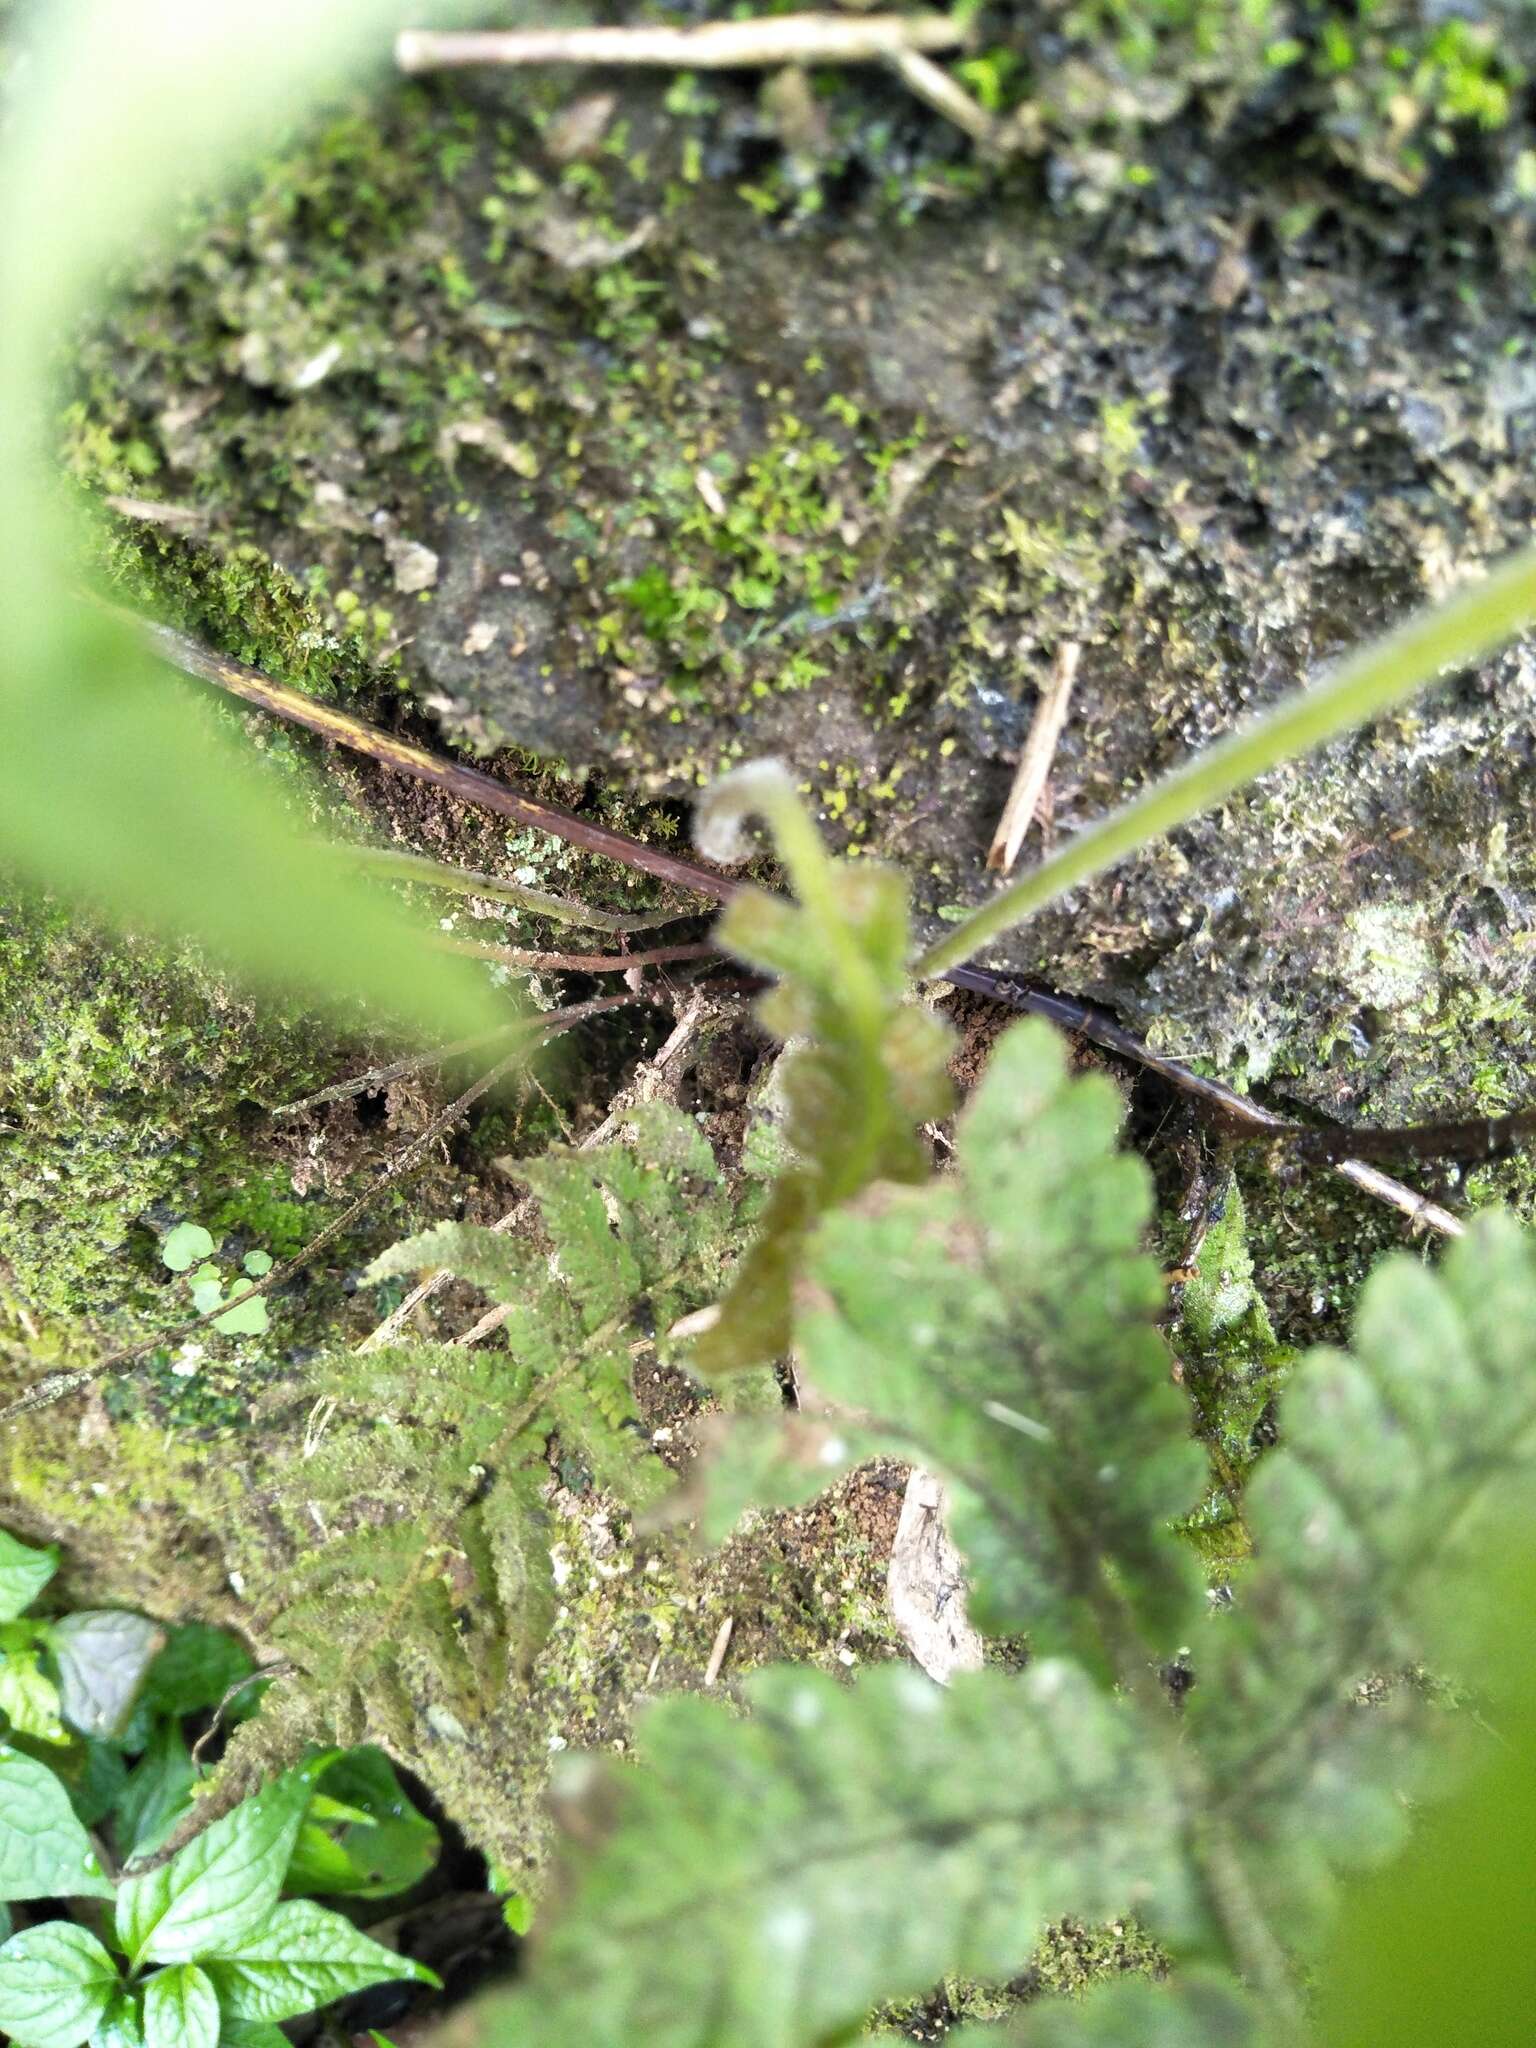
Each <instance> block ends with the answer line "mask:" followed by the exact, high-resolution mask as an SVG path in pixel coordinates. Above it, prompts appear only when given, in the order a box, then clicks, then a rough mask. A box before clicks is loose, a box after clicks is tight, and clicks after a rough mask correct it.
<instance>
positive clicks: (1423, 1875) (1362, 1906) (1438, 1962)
mask: <svg viewBox="0 0 1536 2048" xmlns="http://www.w3.org/2000/svg"><path fill="white" fill-rule="evenodd" d="M1530 1535H1531V1532H1530V1529H1529V1526H1528V1525H1527V1524H1523V1523H1516V1524H1513V1525H1509V1526H1506V1527H1503V1528H1501V1529H1500V1530H1499V1539H1500V1540H1499V1550H1498V1552H1496V1553H1493V1554H1491V1557H1490V1563H1491V1566H1492V1574H1491V1575H1492V1579H1493V1582H1494V1588H1495V1590H1494V1593H1493V1603H1494V1605H1495V1606H1496V1608H1497V1611H1498V1612H1499V1613H1500V1614H1501V1615H1505V1616H1508V1617H1510V1618H1511V1619H1512V1620H1513V1621H1514V1623H1515V1625H1514V1626H1512V1627H1506V1628H1504V1629H1503V1630H1501V1631H1500V1633H1499V1635H1498V1637H1497V1639H1496V1640H1495V1641H1494V1642H1493V1643H1492V1644H1491V1645H1490V1649H1491V1654H1490V1655H1489V1656H1488V1658H1487V1659H1486V1661H1485V1663H1484V1664H1483V1666H1482V1668H1481V1669H1480V1671H1479V1674H1478V1676H1479V1681H1480V1682H1479V1688H1478V1706H1479V1710H1480V1711H1481V1712H1482V1714H1483V1715H1484V1716H1485V1717H1487V1718H1488V1719H1489V1720H1490V1721H1491V1722H1492V1724H1493V1726H1494V1727H1495V1729H1496V1731H1497V1734H1498V1738H1499V1739H1498V1741H1497V1743H1496V1744H1493V1745H1490V1748H1489V1751H1488V1753H1486V1754H1485V1755H1484V1756H1482V1757H1481V1758H1480V1759H1479V1762H1478V1767H1477V1769H1476V1770H1475V1772H1473V1773H1472V1775H1471V1777H1470V1779H1469V1782H1468V1783H1467V1784H1466V1785H1464V1786H1463V1787H1462V1788H1461V1789H1460V1790H1459V1791H1458V1793H1457V1795H1456V1796H1455V1798H1454V1799H1452V1800H1449V1801H1447V1802H1446V1804H1445V1805H1444V1806H1443V1807H1442V1808H1440V1809H1439V1810H1438V1811H1435V1812H1431V1813H1430V1814H1429V1815H1427V1816H1426V1817H1425V1820H1424V1824H1423V1826H1422V1827H1421V1828H1420V1830H1419V1831H1418V1832H1417V1834H1416V1836H1415V1839H1414V1841H1413V1843H1412V1845H1411V1847H1410V1849H1409V1851H1408V1853H1407V1855H1406V1856H1404V1857H1403V1858H1402V1859H1401V1860H1400V1861H1399V1862H1398V1863H1397V1864H1396V1865H1394V1866H1392V1867H1391V1868H1389V1869H1387V1870H1385V1871H1379V1872H1377V1873H1375V1874H1373V1875H1372V1876H1371V1877H1369V1878H1368V1879H1366V1880H1365V1881H1364V1882H1362V1883H1359V1884H1357V1885H1355V1886H1354V1887H1352V1889H1351V1891H1350V1893H1348V1894H1347V1895H1346V1897H1345V1899H1344V1902H1343V1911H1342V1913H1341V1914H1340V1916H1339V1921H1338V1925H1337V1927H1336V1928H1335V1931H1334V1938H1333V1941H1332V1944H1331V1952H1330V1954H1329V1955H1328V1957H1327V1958H1326V1960H1325V1962H1324V1964H1323V1966H1322V1968H1321V1969H1320V1970H1319V1972H1318V1980H1317V1996H1316V2007H1315V2022H1314V2031H1315V2037H1316V2041H1317V2043H1318V2048H1375V2044H1376V2043H1377V2042H1379V2041H1388V2040H1391V2041H1478V2042H1488V2043H1495V2042H1506V2041H1507V2042H1516V2041H1519V2040H1521V2039H1523V2038H1524V2036H1525V2034H1526V2033H1527V2031H1528V2030H1529V2021H1530V2013H1531V2002H1532V1995H1533V1991H1536V1983H1533V1970H1536V1958H1533V1955H1532V1951H1531V1943H1530V1939H1529V1926H1530V1888H1531V1843H1532V1841H1533V1840H1536V1707H1533V1702H1536V1654H1533V1649H1536V1645H1533V1638H1532V1634H1531V1631H1530V1629H1529V1628H1528V1627H1526V1626H1523V1625H1522V1624H1523V1623H1524V1621H1525V1618H1526V1617H1527V1616H1528V1615H1529V1614H1530V1612H1531V1603H1532V1600H1533V1598H1536V1570H1533V1567H1532V1549H1531V1542H1530Z"/></svg>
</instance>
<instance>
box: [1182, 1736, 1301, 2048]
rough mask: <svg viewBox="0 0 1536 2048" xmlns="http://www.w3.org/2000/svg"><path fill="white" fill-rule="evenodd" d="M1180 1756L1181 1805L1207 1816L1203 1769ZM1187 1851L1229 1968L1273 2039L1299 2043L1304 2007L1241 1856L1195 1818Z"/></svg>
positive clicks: (1214, 1824)
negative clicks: (1262, 2011)
mask: <svg viewBox="0 0 1536 2048" xmlns="http://www.w3.org/2000/svg"><path fill="white" fill-rule="evenodd" d="M1180 1761H1181V1764H1182V1769H1181V1771H1180V1777H1181V1779H1182V1781H1183V1784H1184V1790H1185V1801H1186V1805H1187V1806H1188V1808H1189V1810H1190V1811H1191V1812H1193V1813H1195V1814H1196V1815H1206V1816H1208V1815H1209V1814H1210V1811H1211V1807H1212V1803H1213V1801H1212V1794H1211V1790H1210V1787H1209V1786H1208V1785H1207V1784H1206V1783H1205V1779H1204V1774H1203V1773H1202V1772H1200V1771H1198V1770H1195V1769H1194V1768H1192V1766H1191V1761H1190V1759H1189V1758H1188V1756H1187V1755H1183V1756H1181V1759H1180ZM1189 1852H1190V1860H1191V1862H1192V1863H1193V1864H1194V1867H1195V1868H1196V1870H1198V1872H1199V1873H1200V1878H1201V1881H1202V1883H1203V1885H1204V1888H1205V1894H1206V1899H1207V1902H1208V1904H1209V1906H1210V1909H1211V1913H1212V1916H1213V1917H1214V1919H1215V1921H1216V1924H1217V1926H1218V1927H1219V1928H1220V1930H1221V1934H1222V1937H1223V1939H1224V1941H1225V1943H1226V1946H1227V1949H1228V1953H1229V1958H1230V1961H1231V1963H1232V1965H1233V1967H1234V1969H1235V1970H1236V1972H1237V1974H1238V1975H1239V1976H1240V1977H1241V1978H1242V1979H1243V1981H1244V1982H1245V1983H1246V1984H1247V1985H1248V1986H1249V1988H1250V1989H1251V1990H1253V1991H1255V1992H1257V1993H1258V1995H1259V1997H1260V1998H1261V1999H1262V2000H1263V2002H1264V2004H1265V2006H1266V2007H1267V2009H1268V2014H1269V2017H1270V2019H1271V2021H1272V2022H1273V2023H1274V2026H1275V2029H1276V2032H1277V2035H1278V2037H1279V2039H1280V2040H1282V2041H1292V2040H1294V2041H1296V2042H1298V2043H1299V2042H1300V2041H1302V2040H1303V2039H1304V2038H1305V2036H1306V2012H1305V2008H1304V2007H1303V2004H1302V2000H1301V1996H1300V1994H1299V1992H1298V1991H1297V1988H1296V1977H1295V1973H1294V1971H1293V1969H1292V1967H1291V1962H1290V1958H1289V1957H1288V1956H1287V1955H1286V1952H1285V1950H1284V1948H1283V1947H1282V1946H1281V1944H1280V1942H1279V1941H1278V1940H1277V1939H1276V1937H1275V1934H1274V1931H1273V1929H1272V1928H1271V1927H1270V1925H1269V1922H1268V1921H1267V1919H1266V1918H1265V1916H1264V1911H1263V1908H1262V1907H1261V1906H1260V1904H1259V1902H1258V1900H1257V1899H1256V1898H1255V1897H1254V1894H1253V1887H1252V1885H1251V1884H1250V1883H1249V1882H1248V1873H1247V1871H1246V1870H1245V1869H1244V1868H1243V1860H1242V1857H1241V1856H1240V1855H1239V1854H1238V1852H1237V1850H1236V1848H1235V1847H1234V1846H1233V1843H1232V1839H1231V1837H1230V1835H1228V1833H1227V1831H1226V1828H1225V1827H1224V1825H1223V1824H1222V1823H1221V1822H1220V1821H1212V1820H1209V1819H1199V1820H1197V1821H1196V1824H1195V1826H1194V1827H1193V1828H1192V1829H1191V1830H1190V1836H1189Z"/></svg>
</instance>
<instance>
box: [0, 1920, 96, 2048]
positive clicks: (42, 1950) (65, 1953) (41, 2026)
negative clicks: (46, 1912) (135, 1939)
mask: <svg viewBox="0 0 1536 2048" xmlns="http://www.w3.org/2000/svg"><path fill="white" fill-rule="evenodd" d="M121 1981H122V1980H121V1978H120V1977H119V1976H118V1973H117V1964H116V1963H115V1962H114V1961H113V1959H112V1957H111V1956H109V1955H108V1953H107V1951H106V1950H105V1949H104V1948H103V1947H102V1945H101V1943H100V1942H99V1941H98V1940H97V1939H96V1937H95V1935H94V1934H92V1933H90V1932H89V1931H88V1930H87V1929H86V1928H84V1927H79V1926H77V1925H76V1924H75V1923H74V1922H73V1921H72V1920H48V1921H45V1922H44V1923H43V1925H42V1926H40V1927H27V1928H24V1929H23V1930H22V1932H21V1933H20V1934H13V1935H12V1936H11V1938H10V1940H9V1941H8V1942H7V1943H6V1944H5V1946H4V1947H3V1948H0V2032H4V2033H7V2034H9V2035H10V2037H11V2040H12V2041H13V2042H14V2043H15V2048H80V2043H81V2042H82V2041H84V2040H85V2038H86V2036H87V2035H88V2034H90V2033H91V2031H92V2030H93V2029H94V2027H95V2026H96V2024H97V2022H98V2021H99V2020H100V2019H101V2017H102V2015H103V2014H104V2013H105V2012H106V2010H107V2007H108V2005H109V2004H110V2002H111V2000H112V1997H113V1995H114V1993H115V1992H116V1991H117V1989H118V1986H119V1984H120V1983H121Z"/></svg>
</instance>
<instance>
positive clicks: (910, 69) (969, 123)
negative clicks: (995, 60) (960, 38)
mask: <svg viewBox="0 0 1536 2048" xmlns="http://www.w3.org/2000/svg"><path fill="white" fill-rule="evenodd" d="M887 62H888V63H889V65H890V67H891V69H892V71H894V72H895V74H896V76H897V77H898V78H899V79H900V80H901V82H902V84H903V85H904V86H905V87H906V88H907V90H908V92H910V93H912V94H914V95H915V97H916V98H918V99H920V100H921V101H922V102H923V104H924V106H928V107H932V109H933V111H934V112H935V113H936V114H942V115H943V117H944V119H945V120H946V121H953V122H954V124H955V126H956V127H957V128H959V129H962V130H963V131H964V133H965V134H967V135H969V136H970V138H971V140H972V141H973V142H974V143H976V144H978V146H979V147H980V148H982V149H984V150H995V149H996V148H997V142H998V124H997V120H996V118H995V117H994V116H993V115H991V114H989V113H988V112H987V110H986V108H985V107H984V106H983V105H982V104H981V102H980V100H975V99H972V97H971V95H970V94H969V93H968V92H967V91H966V90H965V88H964V86H962V85H960V84H958V83H957V82H956V81H955V79H954V78H952V77H951V76H950V74H949V72H947V71H946V70H945V69H944V67H943V65H942V64H935V63H934V61H933V59H932V58H931V57H925V56H924V55H923V53H922V51H921V50H910V49H909V50H901V51H898V52H897V54H896V55H895V56H894V57H891V58H888V59H887Z"/></svg>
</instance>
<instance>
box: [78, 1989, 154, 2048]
mask: <svg viewBox="0 0 1536 2048" xmlns="http://www.w3.org/2000/svg"><path fill="white" fill-rule="evenodd" d="M90 2048H145V2041H144V2001H143V1998H142V1996H141V1995H139V1994H138V1993H135V1992H132V1991H129V1990H127V1989H124V1990H121V1991H119V1992H117V1993H116V1994H115V1995H114V1996H113V1998H112V2000H111V2002H110V2004H109V2005H108V2007H107V2010H106V2012H105V2014H104V2015H103V2017H102V2018H101V2020H100V2021H99V2022H98V2023H97V2026H96V2028H95V2031H94V2032H93V2033H92V2035H91V2040H90Z"/></svg>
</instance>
